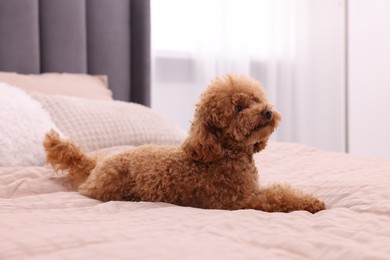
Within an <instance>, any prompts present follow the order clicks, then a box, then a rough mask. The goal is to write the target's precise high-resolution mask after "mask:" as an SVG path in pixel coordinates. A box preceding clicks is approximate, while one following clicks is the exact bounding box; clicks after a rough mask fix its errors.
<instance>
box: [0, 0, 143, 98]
mask: <svg viewBox="0 0 390 260" xmlns="http://www.w3.org/2000/svg"><path fill="white" fill-rule="evenodd" d="M0 71H14V72H19V73H43V72H70V73H89V74H106V75H108V78H109V85H110V88H111V90H112V91H113V95H114V98H115V99H120V100H126V101H133V102H137V103H141V104H145V105H150V1H149V0H0Z"/></svg>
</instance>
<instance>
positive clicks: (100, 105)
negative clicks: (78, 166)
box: [33, 93, 186, 151]
mask: <svg viewBox="0 0 390 260" xmlns="http://www.w3.org/2000/svg"><path fill="white" fill-rule="evenodd" d="M33 97H34V98H36V99H37V100H38V101H40V102H41V104H42V105H43V107H44V108H45V109H46V110H47V111H49V113H50V115H51V117H52V118H53V120H54V122H55V124H56V125H57V126H58V128H59V129H60V130H61V131H62V132H63V133H64V134H65V135H66V136H67V137H69V138H70V139H71V140H74V141H75V142H76V143H78V144H79V145H81V146H82V147H84V148H86V149H88V150H90V151H93V150H98V149H102V148H106V147H113V146H121V145H142V144H155V145H179V144H181V142H182V141H183V139H184V138H185V136H186V133H185V131H184V130H182V129H181V128H180V127H178V126H176V125H175V124H173V123H171V122H170V121H168V120H167V119H166V118H164V117H163V116H162V115H160V114H159V113H157V112H155V111H153V110H152V109H150V108H148V107H145V106H142V105H139V104H135V103H129V102H123V101H102V100H91V99H83V98H76V97H68V96H60V95H44V94H40V93H34V94H33Z"/></svg>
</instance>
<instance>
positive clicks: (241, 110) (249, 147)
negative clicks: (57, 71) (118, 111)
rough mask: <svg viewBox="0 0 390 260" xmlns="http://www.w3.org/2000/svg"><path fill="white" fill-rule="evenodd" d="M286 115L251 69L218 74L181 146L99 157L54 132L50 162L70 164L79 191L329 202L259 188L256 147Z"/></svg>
mask: <svg viewBox="0 0 390 260" xmlns="http://www.w3.org/2000/svg"><path fill="white" fill-rule="evenodd" d="M280 119H281V116H280V114H279V113H278V112H277V111H275V110H274V108H273V107H272V106H271V105H270V104H269V103H268V101H267V98H266V96H265V93H264V91H263V89H262V88H261V86H260V84H259V83H258V82H257V81H255V80H253V79H251V78H249V77H245V76H237V75H227V76H225V77H218V78H216V79H215V80H214V81H213V82H212V83H211V84H210V86H209V87H208V88H207V89H206V90H205V92H204V93H203V94H202V95H201V98H200V101H199V103H198V104H197V106H196V111H195V117H194V120H193V122H192V125H191V129H190V131H189V135H188V137H187V139H186V140H185V141H184V142H183V144H182V145H181V146H179V147H161V146H160V147H159V146H153V145H145V146H140V147H136V148H134V149H130V150H128V151H125V152H123V153H120V154H117V155H114V156H111V157H108V158H106V159H104V160H96V159H95V158H93V157H90V156H88V155H87V154H86V153H84V152H83V151H82V150H81V149H80V148H79V147H78V146H77V145H76V144H74V143H72V142H71V141H66V140H62V139H60V138H59V136H58V134H57V133H55V132H54V131H51V132H50V133H48V134H47V135H46V137H45V140H44V147H45V150H46V154H47V162H48V163H50V164H51V165H52V166H53V167H54V169H56V170H68V172H69V176H71V178H72V179H73V185H74V188H75V189H78V191H79V192H80V194H83V195H86V196H88V197H91V198H94V199H98V200H101V201H110V200H129V201H153V202H167V203H173V204H177V205H181V206H191V207H198V208H205V209H227V210H237V209H256V210H262V211H267V212H291V211H294V210H306V211H309V212H312V213H315V212H318V211H320V210H323V209H324V208H325V205H324V203H323V202H321V201H319V200H318V199H316V198H314V197H313V196H311V195H307V194H303V193H302V192H300V191H298V190H294V189H292V188H290V187H289V186H285V185H280V184H275V185H272V186H269V187H260V186H259V184H258V174H257V169H256V166H255V163H254V160H253V154H254V153H256V152H259V151H261V150H263V149H264V148H265V147H266V145H267V141H268V138H269V136H270V135H271V134H272V132H273V131H274V130H275V128H276V127H277V125H278V123H279V121H280Z"/></svg>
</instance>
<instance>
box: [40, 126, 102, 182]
mask: <svg viewBox="0 0 390 260" xmlns="http://www.w3.org/2000/svg"><path fill="white" fill-rule="evenodd" d="M43 146H44V148H45V151H46V160H47V163H48V164H51V165H52V166H53V168H54V169H55V170H56V171H57V170H69V175H70V176H71V177H72V184H73V188H74V189H77V188H78V186H79V185H80V184H81V183H83V182H84V181H85V180H86V178H87V177H88V176H89V174H90V172H91V171H92V169H93V168H95V166H96V159H95V158H91V157H89V156H88V155H86V154H85V153H84V152H83V151H82V150H81V149H80V147H78V146H77V145H75V144H74V143H72V142H70V141H66V140H62V139H61V138H60V137H59V135H58V133H56V132H55V131H53V130H51V131H50V132H49V133H47V134H46V136H45V139H44V141H43Z"/></svg>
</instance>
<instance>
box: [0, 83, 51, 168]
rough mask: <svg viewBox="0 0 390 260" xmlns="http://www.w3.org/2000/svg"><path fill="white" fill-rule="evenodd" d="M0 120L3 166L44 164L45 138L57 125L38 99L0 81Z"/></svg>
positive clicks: (0, 144) (0, 148)
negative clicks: (43, 142)
mask: <svg viewBox="0 0 390 260" xmlns="http://www.w3.org/2000/svg"><path fill="white" fill-rule="evenodd" d="M0 122H1V127H0V166H38V165H44V163H45V154H44V150H43V146H42V141H43V138H44V135H45V133H46V132H48V131H49V130H50V129H56V127H55V124H54V123H53V121H52V120H51V118H50V115H49V114H48V113H47V112H46V111H45V110H44V109H43V108H42V106H41V104H40V103H39V102H38V101H36V100H34V99H33V98H32V97H31V96H29V95H28V94H27V93H25V92H24V91H23V90H21V89H19V88H16V87H12V86H10V85H8V84H6V83H2V82H0ZM56 130H57V129H56ZM57 131H58V130H57Z"/></svg>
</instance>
